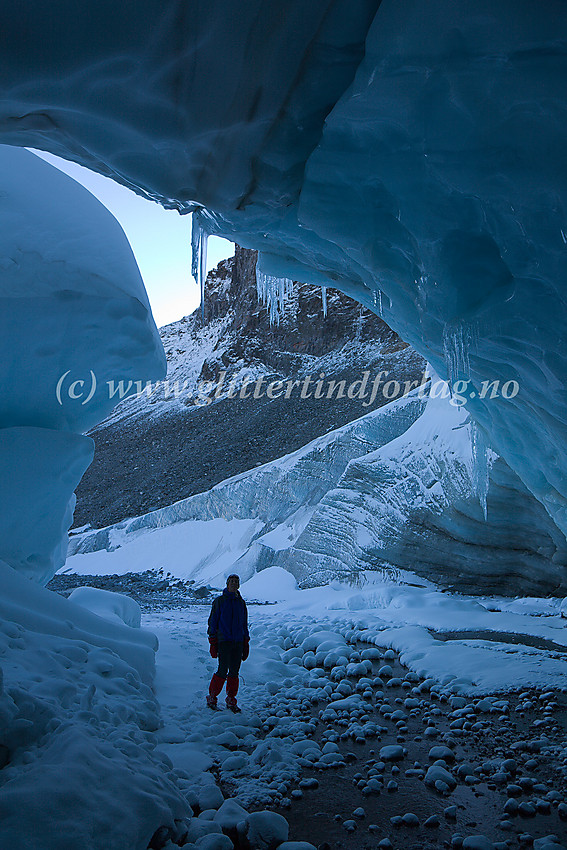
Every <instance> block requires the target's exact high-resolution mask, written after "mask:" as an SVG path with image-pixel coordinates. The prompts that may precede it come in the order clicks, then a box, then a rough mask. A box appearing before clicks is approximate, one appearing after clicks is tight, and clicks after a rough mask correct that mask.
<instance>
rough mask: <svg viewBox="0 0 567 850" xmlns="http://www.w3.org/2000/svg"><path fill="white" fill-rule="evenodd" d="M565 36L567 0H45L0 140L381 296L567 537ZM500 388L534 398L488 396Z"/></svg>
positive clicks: (297, 269) (268, 255)
mask: <svg viewBox="0 0 567 850" xmlns="http://www.w3.org/2000/svg"><path fill="white" fill-rule="evenodd" d="M24 16H25V20H26V26H25V28H22V27H21V20H22V19H23V18H24ZM565 26H566V19H565V14H564V9H563V4H562V3H560V2H558V0H557V1H556V0H552V1H551V2H549V3H546V4H544V6H542V5H541V4H540V5H535V4H533V3H528V2H520V3H518V2H517V0H502V2H499V3H494V2H493V1H492V0H463V2H461V3H458V4H456V3H454V2H452V0H428V2H427V3H423V2H418V0H409V2H403V3H402V2H401V0H384V2H382V3H377V2H363V0H361V2H359V3H356V4H352V3H351V2H347V0H341V2H338V3H331V2H325V0H321V2H317V3H309V4H305V3H302V2H299V0H292V2H288V3H286V4H285V9H284V8H281V7H280V6H278V5H274V4H265V3H261V2H259V0H247V2H241V0H239V2H238V3H237V2H236V0H217V2H212V3H209V4H207V5H206V6H204V7H201V8H199V12H198V14H196V15H194V16H190V14H189V12H188V11H186V10H185V6H183V5H182V4H180V3H179V4H178V3H175V4H173V5H172V4H167V5H166V7H163V6H162V4H157V3H156V2H151V0H145V2H143V3H142V5H138V6H137V10H136V15H135V16H133V15H127V14H125V13H123V12H121V11H120V9H119V7H112V8H110V7H108V6H107V5H106V4H88V6H82V7H81V8H80V9H76V8H75V7H73V8H71V7H69V9H68V10H65V9H64V8H62V7H61V4H58V5H57V8H55V7H53V8H52V7H43V6H42V5H41V4H37V3H36V2H32V0H29V2H28V3H27V4H25V8H23V9H22V8H20V12H19V15H18V16H14V15H13V11H12V10H11V9H9V10H8V14H7V15H6V19H5V20H3V22H2V28H3V33H4V39H5V48H4V50H3V52H2V58H1V60H0V61H1V62H2V75H1V79H2V105H1V107H0V140H1V141H4V142H7V143H9V144H12V145H35V146H36V147H40V148H43V149H49V150H50V151H52V152H53V153H58V154H60V155H63V156H66V157H68V158H71V159H75V160H76V161H78V162H80V163H82V164H83V165H86V166H88V167H91V168H94V169H96V170H98V171H100V172H102V173H105V174H108V175H110V176H113V177H115V179H118V180H120V181H121V182H123V183H125V184H126V185H130V186H132V187H133V188H135V189H136V190H137V191H140V192H142V193H144V194H146V195H150V196H152V197H155V198H156V199H158V200H160V201H161V202H162V203H165V204H167V205H171V206H176V207H177V208H179V209H180V210H184V211H188V210H190V209H191V208H192V207H193V205H194V204H195V205H205V206H206V207H207V208H208V210H209V211H208V212H207V213H202V214H201V215H200V219H201V221H202V222H204V223H205V225H206V226H207V227H208V228H209V229H210V230H211V231H216V232H220V233H223V234H225V235H232V236H234V237H235V238H236V239H237V241H238V242H239V244H242V245H246V246H249V247H254V248H258V249H259V250H260V252H261V256H260V265H261V268H262V270H263V271H264V272H266V273H268V274H274V275H278V276H281V277H288V278H296V279H301V280H303V281H306V282H313V283H323V284H326V283H328V281H329V279H331V280H332V281H333V282H334V285H336V286H339V287H341V288H343V289H344V290H345V291H347V292H348V293H349V294H351V295H353V296H354V297H357V298H358V299H359V300H360V301H362V302H363V303H365V304H366V305H367V306H370V307H375V308H376V305H378V303H379V298H378V291H381V292H383V293H384V295H383V297H382V298H381V299H380V300H381V303H382V305H383V309H384V315H385V318H386V320H387V321H388V323H389V324H391V325H392V327H393V328H395V330H397V331H398V332H399V333H400V334H401V335H402V337H403V338H404V339H406V340H407V341H409V342H411V343H412V345H413V346H414V347H415V348H416V349H417V350H418V351H419V352H420V353H421V354H423V355H424V356H426V357H427V358H428V359H429V360H430V361H431V362H432V363H433V364H434V366H435V368H436V369H437V371H438V372H439V373H440V374H441V375H442V376H447V375H448V374H450V376H451V377H453V378H454V377H469V376H470V377H471V378H472V381H473V385H472V387H471V388H470V401H469V404H468V407H469V409H470V410H471V412H472V414H473V416H474V417H475V418H476V419H477V420H478V421H479V422H480V423H481V425H482V427H483V429H484V430H485V431H486V432H487V434H488V438H489V442H490V444H491V445H492V446H493V448H494V449H495V450H496V451H498V453H499V454H500V455H502V457H503V458H504V459H505V460H506V461H507V462H508V464H509V465H510V467H511V468H512V469H513V470H515V472H516V473H518V475H519V476H520V478H521V479H522V480H523V482H524V484H525V485H526V486H527V487H528V488H529V489H530V490H531V491H532V492H533V493H534V494H535V495H536V496H537V498H538V499H539V500H540V501H541V502H542V503H543V504H544V506H545V507H546V509H547V511H548V512H549V513H550V515H551V516H552V517H553V518H554V519H555V521H556V522H557V524H558V525H559V526H560V527H561V528H562V529H563V531H565V530H567V507H566V506H567V479H566V478H565V476H564V474H563V471H564V469H565V465H566V457H565V452H566V448H565V447H566V446H567V440H566V436H567V435H566V427H565V422H566V421H567V403H566V401H565V395H564V391H563V385H564V377H565V367H566V352H565V345H564V343H563V337H564V315H565V295H564V284H563V281H564V279H565V271H566V269H565V264H566V258H567V251H566V249H565V244H566V241H567V227H566V222H565V209H564V207H565V202H564V191H565V190H564V186H565V169H564V162H565V157H564V153H565V149H566V144H565V142H566V138H565V137H566V132H565V130H566V123H567V122H566V113H565V107H564V79H565V70H566V69H565V59H566V51H565V46H564V45H565ZM46 33H49V38H46ZM363 49H364V50H365V55H364V58H363V59H362V53H363ZM353 78H354V79H353ZM351 80H353V81H352V84H351V85H350V86H349V84H350V83H351ZM325 119H326V121H325ZM324 121H325V124H324ZM323 124H324V126H323ZM493 380H498V381H500V384H501V385H502V383H505V382H507V381H509V380H513V381H517V382H518V385H519V392H518V393H517V394H516V395H515V396H514V398H510V399H506V398H503V397H502V396H500V397H498V398H495V399H485V400H481V399H479V398H478V392H479V390H480V388H481V386H482V382H483V381H493ZM473 393H474V394H475V395H474V397H473Z"/></svg>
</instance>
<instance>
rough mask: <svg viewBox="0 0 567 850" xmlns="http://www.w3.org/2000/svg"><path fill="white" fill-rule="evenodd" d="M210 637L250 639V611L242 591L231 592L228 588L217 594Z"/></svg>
mask: <svg viewBox="0 0 567 850" xmlns="http://www.w3.org/2000/svg"><path fill="white" fill-rule="evenodd" d="M207 631H208V635H209V637H216V638H217V640H234V641H243V640H248V639H249V637H250V636H249V634H248V611H247V610H246V602H245V601H244V599H243V598H242V596H241V595H240V593H238V592H237V593H230V591H229V590H228V588H226V587H225V589H224V590H223V592H222V596H217V598H216V599H215V601H214V602H213V607H212V608H211V613H210V616H209V627H208V629H207Z"/></svg>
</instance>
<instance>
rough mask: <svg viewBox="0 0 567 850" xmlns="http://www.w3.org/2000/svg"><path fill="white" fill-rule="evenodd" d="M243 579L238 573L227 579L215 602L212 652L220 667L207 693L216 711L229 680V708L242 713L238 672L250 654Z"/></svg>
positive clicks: (211, 623)
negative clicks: (241, 581) (224, 686)
mask: <svg viewBox="0 0 567 850" xmlns="http://www.w3.org/2000/svg"><path fill="white" fill-rule="evenodd" d="M239 587H240V578H239V577H238V576H237V575H236V574H232V575H230V576H229V577H228V578H227V580H226V587H225V589H224V590H223V592H222V594H221V596H217V598H216V599H215V600H214V602H213V605H212V608H211V613H210V615H209V623H208V629H207V633H208V637H209V650H210V653H211V658H218V668H217V671H216V673H214V674H213V678H212V679H211V683H210V685H209V693H208V694H207V705H208V706H209V708H212V709H216V708H218V706H217V697H218V695H219V694H220V692H221V691H222V687H223V685H224V683H225V681H226V706H227V708H229V709H230V710H231V711H234V712H238V711H240V708H239V707H238V704H237V702H236V694H237V693H238V672H239V670H240V664H241V662H242V661H246V659H247V658H248V653H249V651H250V634H249V632H248V611H247V609H246V603H245V601H244V599H243V598H242V596H241V595H240V591H239V589H238V588H239Z"/></svg>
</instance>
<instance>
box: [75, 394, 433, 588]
mask: <svg viewBox="0 0 567 850" xmlns="http://www.w3.org/2000/svg"><path fill="white" fill-rule="evenodd" d="M424 405H425V400H424V399H423V398H420V397H419V394H418V392H417V391H414V393H413V394H412V395H409V396H406V397H404V398H402V399H400V400H399V401H397V402H394V403H392V404H390V405H387V406H386V407H382V408H379V409H378V410H376V411H374V412H373V413H370V414H368V415H367V416H364V417H361V418H360V419H357V420H355V421H354V422H351V423H349V424H348V425H344V426H343V427H342V428H338V429H337V430H336V431H331V432H329V433H328V434H326V435H324V436H323V437H318V438H317V439H316V440H313V441H312V442H311V443H309V444H308V445H307V446H304V447H303V448H302V449H299V450H298V451H296V452H293V453H291V454H290V455H286V456H285V457H283V458H279V459H278V460H275V461H272V462H270V463H266V464H264V465H263V466H261V467H258V468H256V469H253V470H251V471H250V472H246V473H242V474H240V475H237V476H235V477H233V478H229V479H227V480H226V481H223V482H221V483H220V484H217V485H216V486H215V487H213V488H212V489H211V490H208V491H207V492H205V493H199V494H197V495H195V496H191V497H190V498H188V499H183V500H182V501H180V502H176V503H175V504H173V505H170V506H169V507H167V508H161V509H160V510H157V511H152V512H151V513H149V514H145V515H144V516H141V517H136V518H134V519H129V520H125V521H124V522H122V523H118V524H116V525H114V526H110V527H108V528H104V529H100V530H98V531H87V532H85V533H83V534H77V535H74V536H73V537H72V539H71V541H70V544H69V555H70V556H73V555H74V556H76V557H70V558H69V561H68V566H69V568H71V569H73V570H76V571H77V572H84V573H85V574H88V573H90V572H92V568H91V566H90V564H91V563H94V562H92V561H91V560H90V559H91V554H90V553H97V552H104V554H105V556H107V553H109V552H110V553H111V554H112V555H113V557H111V558H110V559H109V561H108V568H109V569H114V570H115V571H116V572H124V571H127V570H129V569H131V564H132V551H133V550H132V545H134V546H136V547H137V549H136V551H137V553H138V554H137V555H136V556H134V561H135V562H136V563H138V564H140V563H144V564H146V561H147V557H146V555H147V553H148V552H150V553H151V554H150V560H151V559H153V561H152V563H150V564H146V565H147V567H149V568H157V567H164V568H165V569H168V570H171V571H175V572H176V573H178V574H185V575H188V574H189V573H190V574H191V576H192V577H193V578H195V579H197V580H198V581H200V582H202V583H206V582H208V581H214V580H220V581H221V584H224V581H223V576H224V574H225V573H226V571H227V570H229V571H230V570H233V569H235V568H236V567H237V568H238V571H239V574H240V575H241V576H242V577H247V578H248V577H250V576H251V575H253V573H254V572H255V571H256V570H258V569H262V568H263V567H265V566H271V565H272V562H273V559H274V553H275V552H277V551H279V550H283V549H286V548H288V547H289V546H291V545H292V544H293V542H294V541H295V539H296V538H297V536H298V535H299V534H300V533H301V531H302V529H303V528H304V527H305V525H306V524H307V523H308V522H309V519H310V517H311V515H312V513H313V512H314V511H315V510H316V508H317V505H318V504H319V502H320V501H321V499H322V497H323V496H324V495H325V493H326V492H327V491H328V490H329V489H331V488H333V487H334V486H336V484H337V482H338V481H339V479H340V478H341V476H342V475H343V473H344V470H345V468H346V466H347V464H348V463H349V461H351V460H352V459H353V458H356V457H360V456H361V455H364V454H366V453H367V452H370V451H372V450H374V449H376V448H377V447H378V446H382V445H385V444H387V443H389V442H390V441H391V440H393V439H394V438H395V437H397V436H399V435H400V434H402V433H403V432H404V431H406V430H407V428H408V427H409V426H410V425H411V423H412V422H414V420H415V419H416V418H417V417H418V416H419V415H420V413H421V411H422V410H423V407H424ZM170 526H174V527H175V529H176V531H175V535H176V543H175V548H176V550H177V554H175V553H173V552H172V551H171V545H169V546H168V549H167V554H166V552H165V551H164V549H163V548H160V542H159V539H157V544H156V546H154V545H153V543H152V537H149V536H148V535H150V534H152V533H153V534H156V535H157V538H159V532H160V530H161V529H164V530H166V529H169V527H170ZM167 537H168V540H169V541H170V543H171V536H170V535H168V536H167ZM188 552H190V553H191V554H190V555H189V556H188V554H187V553H188ZM111 561H112V564H113V566H111V563H110V562H111ZM180 571H181V572H180ZM219 577H220V578H219Z"/></svg>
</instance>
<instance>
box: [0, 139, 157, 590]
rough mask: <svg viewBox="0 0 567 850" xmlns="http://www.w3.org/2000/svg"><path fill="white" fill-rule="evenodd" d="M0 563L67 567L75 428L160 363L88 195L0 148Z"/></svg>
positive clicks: (101, 214) (82, 443)
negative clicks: (122, 384) (121, 388)
mask: <svg viewBox="0 0 567 850" xmlns="http://www.w3.org/2000/svg"><path fill="white" fill-rule="evenodd" d="M0 304H1V310H0V330H1V334H0V336H1V338H2V352H3V353H2V357H1V358H0V383H1V385H2V399H1V402H0V494H1V495H0V503H1V510H0V558H1V559H2V560H4V561H5V562H6V563H8V564H10V566H12V567H14V568H15V569H17V570H20V571H22V572H23V573H24V574H25V575H26V576H28V577H29V578H35V579H36V580H38V581H41V582H45V581H48V580H49V578H50V577H51V576H52V575H53V573H54V571H55V570H57V569H58V568H59V567H60V566H61V564H63V562H64V560H65V551H66V545H67V541H66V534H67V530H68V528H69V526H70V525H71V522H72V515H73V507H74V504H75V501H74V500H75V497H74V495H73V491H74V489H75V487H76V486H77V484H78V482H79V480H80V478H81V476H82V474H83V472H84V471H85V469H86V467H87V466H88V465H89V463H90V462H91V459H92V450H93V443H92V440H91V439H90V438H89V437H85V436H83V432H84V431H86V430H87V429H88V428H90V427H92V426H93V425H94V424H96V423H97V422H99V421H100V419H101V418H103V417H104V416H105V415H106V414H107V413H108V412H110V410H112V408H113V407H114V405H115V404H116V397H113V389H112V388H113V387H114V386H115V385H117V384H118V382H119V381H126V382H127V381H128V380H135V379H149V378H158V377H161V375H162V370H163V369H164V365H165V358H164V354H163V349H162V346H161V342H160V339H159V336H158V334H157V329H156V327H155V323H154V321H153V318H152V316H151V312H150V307H149V303H148V300H147V296H146V292H145V289H144V286H143V283H142V279H141V277H140V273H139V271H138V267H137V265H136V262H135V260H134V257H133V254H132V251H131V249H130V246H129V245H128V242H127V240H126V237H125V235H124V233H123V231H122V228H121V227H120V226H119V224H118V222H117V221H116V220H115V219H114V218H113V216H112V215H111V214H110V213H109V212H108V210H106V209H105V207H103V206H102V204H100V203H99V202H98V201H97V200H96V199H95V198H94V197H93V196H92V195H91V194H90V193H89V192H87V191H86V190H85V189H83V187H82V186H80V185H79V184H78V183H76V182H75V181H74V180H71V179H70V178H69V177H67V176H65V175H64V174H62V173H61V172H60V171H58V170H57V169H56V168H53V167H52V166H50V165H48V164H47V163H45V162H44V161H43V160H41V159H39V157H37V156H35V155H34V154H32V153H29V152H28V151H25V150H20V149H18V148H14V147H6V146H0Z"/></svg>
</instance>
